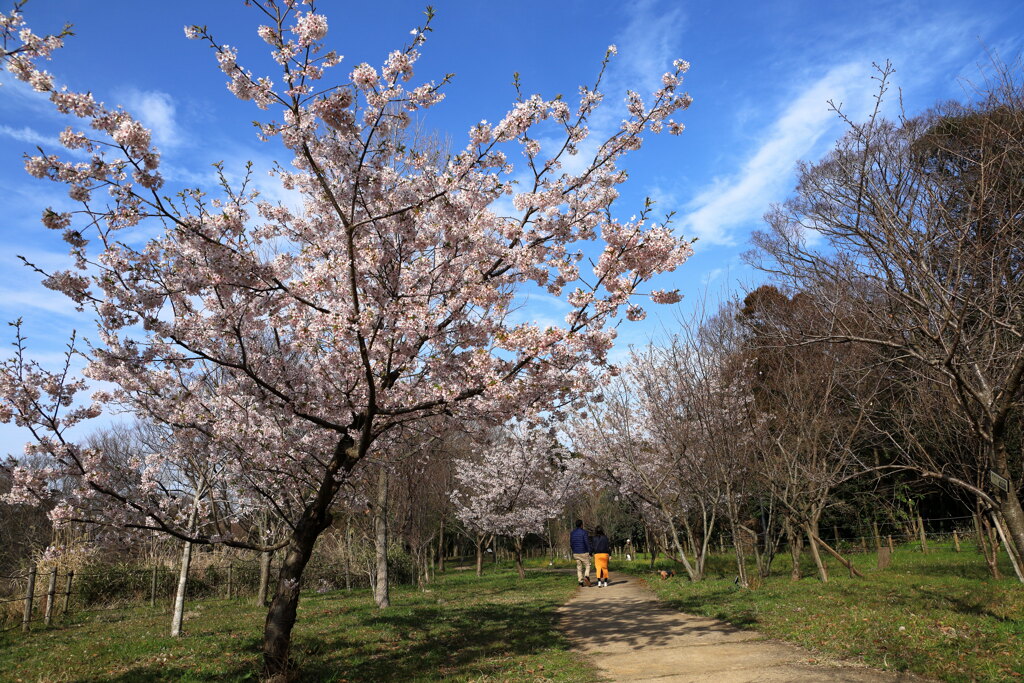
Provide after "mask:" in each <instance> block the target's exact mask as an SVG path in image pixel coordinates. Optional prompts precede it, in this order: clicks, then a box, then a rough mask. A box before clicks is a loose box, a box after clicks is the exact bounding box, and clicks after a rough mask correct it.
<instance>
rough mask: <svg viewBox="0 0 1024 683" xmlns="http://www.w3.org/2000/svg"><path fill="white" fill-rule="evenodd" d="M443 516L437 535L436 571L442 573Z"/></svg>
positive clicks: (443, 553)
mask: <svg viewBox="0 0 1024 683" xmlns="http://www.w3.org/2000/svg"><path fill="white" fill-rule="evenodd" d="M444 542H445V541H444V516H442V517H441V530H440V531H439V532H438V535H437V571H439V572H441V573H442V574H444V555H445V552H444Z"/></svg>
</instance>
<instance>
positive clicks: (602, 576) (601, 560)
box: [590, 527, 611, 588]
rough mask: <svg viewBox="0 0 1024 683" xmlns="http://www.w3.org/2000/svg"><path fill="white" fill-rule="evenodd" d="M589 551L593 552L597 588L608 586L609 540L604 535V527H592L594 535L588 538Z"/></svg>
mask: <svg viewBox="0 0 1024 683" xmlns="http://www.w3.org/2000/svg"><path fill="white" fill-rule="evenodd" d="M590 547H591V552H593V553H594V567H595V568H596V569H597V585H598V587H599V588H607V586H608V557H609V556H610V553H611V542H610V541H609V540H608V537H607V536H605V535H604V529H602V528H601V527H597V528H596V529H594V537H593V538H592V539H590Z"/></svg>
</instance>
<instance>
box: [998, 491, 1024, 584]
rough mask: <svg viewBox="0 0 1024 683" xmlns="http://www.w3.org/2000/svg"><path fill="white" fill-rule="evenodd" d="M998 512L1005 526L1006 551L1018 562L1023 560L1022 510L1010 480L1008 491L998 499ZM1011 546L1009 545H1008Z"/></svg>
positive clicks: (1023, 522) (1023, 532)
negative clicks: (1000, 499)
mask: <svg viewBox="0 0 1024 683" xmlns="http://www.w3.org/2000/svg"><path fill="white" fill-rule="evenodd" d="M999 513H1000V516H1001V517H1002V518H1003V523H1004V525H1005V526H1006V535H1007V536H1008V538H1007V539H1006V541H1005V544H1006V546H1007V548H1006V550H1007V552H1012V553H1013V554H1014V555H1015V559H1016V560H1017V562H1018V564H1020V563H1021V561H1024V510H1022V509H1021V505H1020V498H1018V497H1017V492H1016V491H1015V490H1014V489H1013V481H1012V480H1010V491H1009V493H1007V494H1006V495H1005V496H1004V497H1003V500H1002V501H1000V505H999ZM1011 545H1012V546H1013V547H1010V546H1011Z"/></svg>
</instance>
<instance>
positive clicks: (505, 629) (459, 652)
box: [0, 568, 597, 683]
mask: <svg viewBox="0 0 1024 683" xmlns="http://www.w3.org/2000/svg"><path fill="white" fill-rule="evenodd" d="M574 589H575V582H573V581H571V580H567V579H566V577H565V575H564V574H550V573H546V572H530V573H529V575H528V576H527V578H526V579H525V580H520V579H518V578H517V577H516V576H515V573H514V572H512V571H510V570H508V569H506V568H502V569H499V570H495V569H493V568H488V572H487V573H486V574H485V575H484V577H482V578H479V579H478V578H477V577H476V576H475V575H474V574H473V572H471V571H469V572H467V571H462V572H454V571H453V572H449V573H448V574H446V575H438V581H437V582H436V583H434V584H432V585H431V586H430V587H429V588H428V589H427V590H426V591H419V590H417V589H415V588H410V587H396V588H395V589H394V590H393V592H392V605H393V607H392V608H390V609H388V610H385V611H383V612H380V611H378V610H377V609H376V608H375V607H374V605H373V601H372V598H371V596H370V594H369V592H368V591H365V590H360V591H352V592H346V591H335V592H331V593H326V594H323V595H318V594H315V593H313V594H309V595H304V596H303V599H302V602H301V604H300V607H299V619H298V623H297V624H296V627H295V631H294V641H293V643H294V644H293V656H294V659H295V660H296V663H297V665H298V667H299V670H300V671H301V674H300V676H299V678H298V680H302V681H386V680H394V681H431V680H441V679H444V680H452V681H503V680H525V681H545V680H553V681H589V680H596V679H597V676H596V675H595V673H594V671H593V669H592V668H591V667H590V665H589V664H588V663H587V662H586V661H585V660H584V659H582V658H581V657H580V656H578V655H576V654H574V653H572V652H570V651H569V644H568V642H567V641H566V640H565V638H564V637H563V636H562V635H561V634H560V633H559V632H558V631H557V630H556V629H555V627H554V610H555V609H556V608H557V607H558V606H559V605H560V604H562V603H563V602H565V601H566V600H567V599H568V598H569V597H570V596H571V595H572V592H573V591H574ZM264 615H265V610H261V609H258V608H256V607H254V606H252V605H251V604H249V602H248V601H243V600H231V601H229V600H209V601H204V602H201V603H194V604H191V605H190V606H189V608H188V612H187V615H186V616H187V618H186V621H185V637H183V638H180V639H173V638H170V637H169V636H167V631H168V628H169V621H170V620H169V615H168V614H167V613H166V611H165V610H162V609H152V608H149V607H138V608H133V609H124V610H116V611H111V612H104V613H95V614H87V615H79V616H78V617H74V618H73V620H72V621H71V622H68V623H64V624H61V625H58V626H56V627H54V628H50V629H48V630H44V629H42V628H40V629H38V630H37V631H34V632H33V633H30V634H28V635H22V634H21V633H19V632H10V633H6V634H4V635H3V636H0V680H2V681H83V680H89V681H92V680H105V681H124V682H126V683H127V682H128V681H132V682H134V681H213V680H216V681H240V680H256V679H258V674H259V669H260V661H261V659H260V647H261V634H262V628H263V619H264Z"/></svg>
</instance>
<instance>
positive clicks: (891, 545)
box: [886, 535, 896, 553]
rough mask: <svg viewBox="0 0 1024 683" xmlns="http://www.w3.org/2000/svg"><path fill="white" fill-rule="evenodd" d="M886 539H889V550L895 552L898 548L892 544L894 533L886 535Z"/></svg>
mask: <svg viewBox="0 0 1024 683" xmlns="http://www.w3.org/2000/svg"><path fill="white" fill-rule="evenodd" d="M886 539H888V541H889V552H890V553H891V552H894V551H895V550H896V548H894V547H893V544H892V535H889V536H886Z"/></svg>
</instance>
